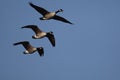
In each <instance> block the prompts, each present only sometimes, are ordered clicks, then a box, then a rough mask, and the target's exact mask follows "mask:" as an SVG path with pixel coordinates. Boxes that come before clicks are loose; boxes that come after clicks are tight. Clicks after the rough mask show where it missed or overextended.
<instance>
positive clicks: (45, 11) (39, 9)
mask: <svg viewBox="0 0 120 80" xmlns="http://www.w3.org/2000/svg"><path fill="white" fill-rule="evenodd" d="M29 4H30V6H31V7H33V8H34V9H35V10H36V11H38V12H39V13H40V14H42V15H43V16H44V15H45V14H47V13H49V12H48V11H47V10H45V9H44V8H42V7H39V6H36V5H34V4H32V3H31V2H30V3H29Z"/></svg>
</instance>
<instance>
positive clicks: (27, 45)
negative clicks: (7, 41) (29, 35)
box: [13, 41, 44, 56]
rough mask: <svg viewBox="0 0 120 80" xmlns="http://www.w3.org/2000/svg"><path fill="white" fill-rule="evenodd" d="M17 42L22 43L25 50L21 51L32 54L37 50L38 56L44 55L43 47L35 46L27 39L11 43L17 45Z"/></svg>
mask: <svg viewBox="0 0 120 80" xmlns="http://www.w3.org/2000/svg"><path fill="white" fill-rule="evenodd" d="M19 44H22V45H23V47H24V48H25V49H26V51H24V52H23V53H24V54H32V53H34V52H35V51H38V53H39V55H40V56H44V49H43V47H38V48H35V47H33V46H32V45H31V44H30V43H29V42H28V41H21V42H17V43H14V44H13V45H14V46H16V45H19Z"/></svg>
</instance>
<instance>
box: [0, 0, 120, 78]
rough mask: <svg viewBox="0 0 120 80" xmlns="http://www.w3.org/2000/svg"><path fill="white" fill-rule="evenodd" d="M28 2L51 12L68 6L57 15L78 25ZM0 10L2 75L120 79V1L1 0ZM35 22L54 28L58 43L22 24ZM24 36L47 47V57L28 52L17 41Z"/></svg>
mask: <svg viewBox="0 0 120 80" xmlns="http://www.w3.org/2000/svg"><path fill="white" fill-rule="evenodd" d="M28 2H32V3H33V4H36V5H38V6H42V7H44V8H46V9H47V10H49V11H56V10H58V9H63V10H64V12H63V13H58V15H60V16H63V17H65V18H66V19H68V20H69V21H71V22H73V23H74V24H75V25H70V24H66V23H63V22H59V21H55V20H49V21H40V20H39V17H41V15H40V14H39V13H38V12H37V11H35V10H34V9H33V8H32V7H30V6H29V4H28ZM0 10H1V12H0V15H1V18H0V22H1V29H0V33H1V38H0V40H1V42H0V44H1V45H0V48H1V49H0V50H1V53H0V80H120V1H119V0H70V1H69V2H68V1H67V0H60V1H57V0H54V1H53V0H31V1H29V0H9V1H8V0H1V1H0ZM30 24H35V25H38V26H39V27H40V28H41V29H42V30H43V31H46V32H48V31H53V32H54V35H55V39H56V47H55V48H54V47H52V46H51V44H50V43H49V41H48V39H47V38H44V39H38V40H34V39H32V38H31V36H32V35H34V33H33V31H32V30H29V29H21V27H22V26H25V25H30ZM23 40H28V41H30V43H31V44H32V45H33V46H35V47H39V46H43V47H44V50H45V56H44V57H40V56H39V55H38V53H37V52H35V53H34V54H32V55H24V54H23V53H22V52H23V51H24V50H25V49H24V48H23V47H22V46H13V43H15V42H19V41H23Z"/></svg>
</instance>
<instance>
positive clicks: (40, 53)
mask: <svg viewBox="0 0 120 80" xmlns="http://www.w3.org/2000/svg"><path fill="white" fill-rule="evenodd" d="M37 51H38V53H39V55H40V56H44V49H43V47H40V48H37Z"/></svg>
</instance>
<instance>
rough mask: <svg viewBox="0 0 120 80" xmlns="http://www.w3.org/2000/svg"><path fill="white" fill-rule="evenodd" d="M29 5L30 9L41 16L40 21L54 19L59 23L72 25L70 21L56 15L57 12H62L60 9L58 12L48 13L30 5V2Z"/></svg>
mask: <svg viewBox="0 0 120 80" xmlns="http://www.w3.org/2000/svg"><path fill="white" fill-rule="evenodd" d="M29 5H30V6H31V7H33V8H34V9H35V10H36V11H38V12H39V13H40V14H42V16H43V17H41V18H40V20H49V19H54V20H59V21H62V22H65V23H69V24H73V23H71V22H70V21H68V20H67V19H65V18H63V17H61V16H58V15H56V14H57V13H59V12H63V10H62V9H59V10H58V11H55V12H49V11H47V10H45V9H44V8H42V7H39V6H36V5H34V4H32V3H31V2H29Z"/></svg>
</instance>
